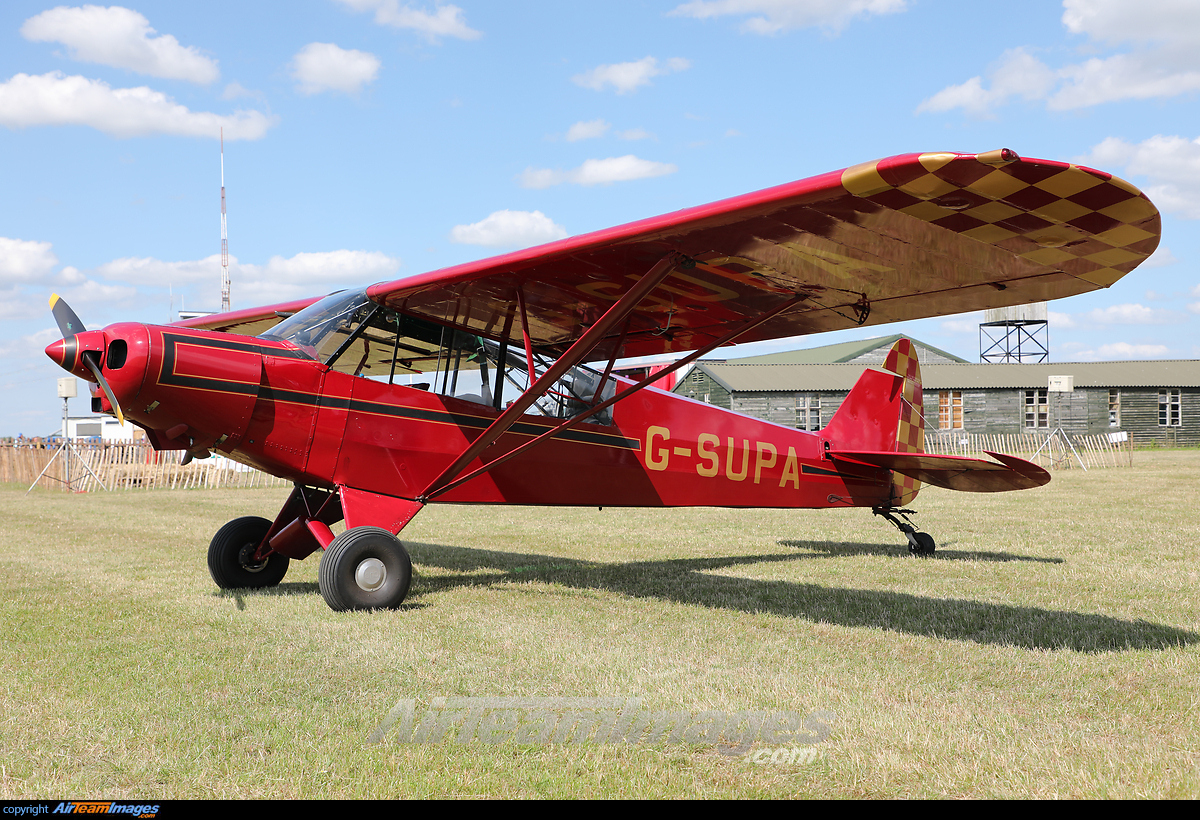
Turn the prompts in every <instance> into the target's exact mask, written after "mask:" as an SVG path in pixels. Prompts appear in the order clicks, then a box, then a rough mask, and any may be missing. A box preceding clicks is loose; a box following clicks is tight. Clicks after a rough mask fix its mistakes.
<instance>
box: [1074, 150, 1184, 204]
mask: <svg viewBox="0 0 1200 820" xmlns="http://www.w3.org/2000/svg"><path fill="white" fill-rule="evenodd" d="M1082 162H1084V163H1085V164H1088V165H1095V166H1097V167H1108V168H1112V167H1124V168H1125V172H1126V173H1127V174H1129V175H1135V176H1145V177H1147V178H1148V179H1149V181H1150V184H1149V185H1146V186H1145V187H1144V188H1143V190H1144V191H1145V193H1146V196H1148V197H1150V199H1151V200H1152V201H1153V202H1154V204H1155V205H1157V206H1158V207H1159V209H1160V210H1163V211H1170V212H1173V213H1177V214H1179V215H1180V216H1183V217H1186V218H1188V219H1200V139H1187V138H1185V137H1177V136H1163V135H1161V134H1159V135H1157V136H1153V137H1150V138H1149V139H1147V140H1143V141H1142V142H1139V143H1136V144H1134V143H1130V142H1126V141H1125V140H1122V139H1119V138H1117V137H1109V138H1108V139H1106V140H1104V141H1103V142H1101V143H1099V144H1098V145H1096V146H1095V147H1094V148H1092V151H1091V153H1090V154H1088V155H1087V156H1086V157H1084V158H1083V159H1082Z"/></svg>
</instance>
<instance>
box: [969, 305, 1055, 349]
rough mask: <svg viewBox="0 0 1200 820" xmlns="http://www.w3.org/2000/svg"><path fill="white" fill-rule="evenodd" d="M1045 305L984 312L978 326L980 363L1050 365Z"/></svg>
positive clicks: (1020, 306)
mask: <svg viewBox="0 0 1200 820" xmlns="http://www.w3.org/2000/svg"><path fill="white" fill-rule="evenodd" d="M1047 320H1048V312H1047V309H1046V303H1045V302H1035V303H1034V304H1032V305H1018V306H1016V307H1008V308H999V309H996V310H988V311H985V312H984V321H983V322H981V323H980V325H979V360H980V361H982V362H989V363H1001V362H1008V363H1013V364H1025V363H1037V362H1048V361H1050V330H1049V322H1048V321H1047Z"/></svg>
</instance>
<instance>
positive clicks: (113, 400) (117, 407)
mask: <svg viewBox="0 0 1200 820" xmlns="http://www.w3.org/2000/svg"><path fill="white" fill-rule="evenodd" d="M67 310H70V308H67ZM83 363H84V364H86V365H87V366H88V370H90V371H92V375H93V376H95V377H96V383H97V384H99V385H100V389H101V390H103V391H104V395H106V396H108V403H109V404H111V405H112V409H113V412H115V413H116V414H117V421H119V422H121V424H124V423H125V414H124V413H122V412H121V403H120V402H119V401H117V397H116V396H114V395H113V391H112V388H111V387H109V386H108V380H107V379H106V378H104V374H103V373H101V372H100V365H98V364H96V363H95V362H94V361H93V360H92V357H91V356H89V355H87V354H86V353H85V354H84V355H83Z"/></svg>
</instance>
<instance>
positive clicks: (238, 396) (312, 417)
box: [47, 323, 890, 508]
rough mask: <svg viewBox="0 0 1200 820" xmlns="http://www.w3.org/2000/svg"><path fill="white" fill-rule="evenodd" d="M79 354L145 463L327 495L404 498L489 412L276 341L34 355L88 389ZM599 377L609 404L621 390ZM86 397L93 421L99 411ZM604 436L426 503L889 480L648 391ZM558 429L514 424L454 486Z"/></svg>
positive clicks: (150, 335) (88, 338)
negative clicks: (263, 475)
mask: <svg viewBox="0 0 1200 820" xmlns="http://www.w3.org/2000/svg"><path fill="white" fill-rule="evenodd" d="M84 350H89V351H92V353H90V354H88V355H94V356H99V357H100V364H101V365H102V369H103V372H104V374H105V377H106V378H107V379H108V381H109V384H110V386H111V388H112V390H113V392H114V395H115V396H116V398H117V400H118V401H119V403H120V404H121V405H122V407H123V409H124V413H125V415H126V417H128V418H129V419H130V420H132V421H133V422H134V423H136V424H137V425H139V426H140V427H143V428H144V429H145V430H146V431H147V434H148V436H149V438H150V439H151V441H152V442H153V443H154V445H155V446H156V447H158V448H159V449H182V450H188V451H189V452H192V453H193V454H196V455H198V456H201V457H203V456H204V455H207V454H208V453H210V452H211V453H220V454H223V455H227V456H228V457H230V458H233V459H235V460H238V461H241V462H243V463H246V464H250V465H252V466H254V467H257V468H259V469H261V470H263V471H265V472H268V473H271V474H273V475H277V476H282V477H286V478H289V479H292V480H293V481H295V482H297V483H299V484H304V485H309V486H314V487H322V488H326V489H334V488H338V487H349V488H353V489H356V490H363V491H366V492H370V493H376V494H380V495H385V496H392V497H397V498H409V499H411V498H418V497H420V496H421V495H422V491H423V490H424V489H425V488H426V487H428V486H429V484H430V482H432V481H433V480H434V479H435V478H437V477H438V475H439V474H440V473H441V472H442V471H443V470H445V469H446V467H447V466H448V465H449V464H450V463H452V462H453V461H454V459H455V458H456V457H457V456H458V455H459V454H460V453H462V452H463V450H464V449H465V448H466V447H467V446H468V445H469V444H470V443H471V442H472V441H473V440H474V439H475V438H476V437H478V436H479V435H480V434H481V433H482V432H483V430H485V429H486V428H487V427H488V425H489V424H491V422H492V421H494V420H495V419H496V417H497V416H498V415H499V413H500V411H499V410H498V409H496V408H493V407H491V406H487V405H484V404H481V403H478V402H475V401H468V400H465V399H462V398H455V397H453V396H449V395H442V394H440V393H437V392H432V391H431V390H429V389H421V388H420V387H414V386H409V385H405V384H399V383H389V382H388V381H384V380H382V379H379V378H364V377H362V376H355V375H351V374H349V373H344V372H339V371H338V370H335V369H332V368H330V367H327V366H326V365H325V364H323V363H322V362H320V361H318V360H316V359H314V358H312V357H311V356H310V355H309V353H307V352H306V351H305V350H304V349H302V347H301V346H298V345H296V344H294V343H292V342H290V341H276V340H268V339H260V338H254V337H247V336H237V335H233V334H228V333H218V332H212V331H202V330H192V329H186V328H178V327H169V326H156V325H142V324H130V323H125V324H117V325H112V326H110V327H108V328H105V329H104V330H99V331H85V332H83V333H80V334H78V335H77V336H76V337H74V338H73V339H71V340H65V341H63V342H56V343H54V344H52V345H50V346H49V347H48V348H47V354H48V355H50V357H51V358H52V359H54V360H55V361H56V362H58V363H59V364H61V365H62V366H64V367H65V368H67V369H68V370H71V371H72V372H75V373H76V375H79V376H80V377H81V378H87V377H88V374H87V371H86V369H83V368H82V365H81V364H80V363H79V362H78V359H79V357H80V356H81V355H83V354H82V351H84ZM609 378H612V379H614V380H615V381H616V385H617V386H616V392H617V394H618V395H619V394H620V393H621V392H623V391H626V390H628V389H629V388H630V387H631V386H632V383H631V382H629V381H628V380H626V379H621V378H617V377H613V376H610V377H609ZM435 381H436V380H435ZM98 392H99V391H94V399H93V402H94V404H95V405H96V409H98V410H102V411H107V412H111V410H112V408H111V407H109V406H108V401H107V399H105V398H104V396H103V395H102V394H100V395H95V394H96V393H98ZM611 422H612V423H611V424H590V423H583V424H580V425H578V426H576V427H574V428H573V429H570V430H566V431H563V432H560V433H559V434H557V435H555V436H554V437H552V438H550V439H547V440H546V441H544V442H543V443H541V444H539V445H537V446H535V447H533V448H531V449H529V450H528V451H526V452H524V453H521V454H519V455H517V456H516V457H514V458H512V459H511V460H509V461H506V462H504V463H503V464H500V465H498V466H496V467H494V468H493V469H491V470H490V471H488V472H485V473H483V474H481V475H479V476H477V477H475V478H473V479H471V480H469V481H467V482H465V483H463V484H461V485H459V486H457V487H454V488H453V489H451V490H449V491H447V492H446V493H445V494H443V495H441V496H439V497H438V499H437V500H438V501H442V502H449V503H472V504H530V505H537V504H549V505H579V506H585V505H593V506H597V505H598V506H728V507H809V508H813V507H838V506H875V505H879V504H883V503H886V502H887V501H888V495H889V486H890V478H889V477H890V472H889V471H887V470H880V469H871V468H857V467H847V466H846V465H844V464H841V465H835V464H834V463H833V462H832V461H831V460H829V459H828V458H827V457H826V456H825V453H826V451H827V450H828V449H829V444H830V440H829V438H828V436H826V435H825V432H826V431H817V432H807V431H803V430H796V429H792V428H789V427H784V426H781V425H777V424H772V423H769V422H766V421H762V420H759V419H754V418H751V417H748V416H744V415H741V414H738V413H733V412H730V411H728V410H724V409H722V408H719V407H715V406H712V405H708V404H704V403H701V402H696V401H693V400H690V399H687V398H684V397H680V396H676V395H673V394H670V393H665V392H663V391H660V390H656V389H654V388H645V389H643V390H640V391H638V392H636V393H634V394H632V395H631V396H629V398H627V399H625V400H621V401H618V402H617V403H616V404H615V405H614V406H613V408H612V415H611ZM559 423H560V420H559V419H555V418H547V417H545V416H538V415H527V416H524V417H522V419H521V421H520V422H518V423H517V424H516V425H514V426H513V427H512V428H511V429H509V430H508V431H507V432H506V433H504V435H502V436H501V437H500V438H499V439H498V440H497V441H496V442H495V443H494V444H493V445H492V446H491V447H489V448H488V449H486V450H485V451H484V452H483V454H482V455H481V456H480V458H479V459H477V460H476V461H475V462H474V463H472V464H471V465H469V466H468V467H467V468H466V470H465V472H469V471H471V470H473V469H475V468H476V467H478V466H480V465H481V464H483V463H485V462H490V461H492V460H493V459H495V458H496V457H498V456H500V455H503V454H504V453H506V452H508V451H509V450H511V449H512V448H514V447H517V446H519V445H520V444H522V443H524V442H526V441H528V440H529V439H530V438H531V437H534V436H537V435H539V434H541V433H543V432H545V431H546V430H548V429H550V428H551V427H552V426H556V425H557V424H559ZM827 429H828V428H827ZM833 445H834V449H837V442H833Z"/></svg>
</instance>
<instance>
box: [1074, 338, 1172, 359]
mask: <svg viewBox="0 0 1200 820" xmlns="http://www.w3.org/2000/svg"><path fill="white" fill-rule="evenodd" d="M1170 352H1171V349H1170V348H1169V347H1167V346H1166V345H1158V344H1130V343H1129V342H1113V343H1111V344H1106V345H1100V346H1099V347H1098V348H1095V349H1093V350H1080V351H1078V352H1075V353H1072V354H1070V357H1071V359H1072V360H1073V361H1080V362H1110V361H1114V360H1119V359H1161V358H1164V357H1165V356H1166V355H1167V354H1169V353H1170Z"/></svg>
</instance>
